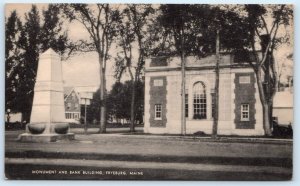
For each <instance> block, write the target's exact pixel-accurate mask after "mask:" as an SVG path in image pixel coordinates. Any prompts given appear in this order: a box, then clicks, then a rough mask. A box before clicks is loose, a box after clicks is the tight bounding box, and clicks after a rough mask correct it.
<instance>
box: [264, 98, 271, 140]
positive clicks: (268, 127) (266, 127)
mask: <svg viewBox="0 0 300 186" xmlns="http://www.w3.org/2000/svg"><path fill="white" fill-rule="evenodd" d="M263 122H264V130H265V135H266V136H272V130H271V124H270V123H271V122H270V106H269V104H268V103H264V104H263Z"/></svg>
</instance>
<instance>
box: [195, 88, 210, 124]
mask: <svg viewBox="0 0 300 186" xmlns="http://www.w3.org/2000/svg"><path fill="white" fill-rule="evenodd" d="M193 97H194V100H193V103H194V104H193V106H194V119H206V106H207V105H206V92H205V85H204V84H203V82H197V83H195V84H194V87H193Z"/></svg>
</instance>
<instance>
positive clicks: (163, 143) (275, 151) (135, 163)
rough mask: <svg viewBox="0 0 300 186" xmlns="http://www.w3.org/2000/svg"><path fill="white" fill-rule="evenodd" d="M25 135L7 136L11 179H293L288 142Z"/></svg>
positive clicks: (290, 143) (7, 153)
mask: <svg viewBox="0 0 300 186" xmlns="http://www.w3.org/2000/svg"><path fill="white" fill-rule="evenodd" d="M76 130H77V129H76ZM76 130H74V131H73V132H78V131H76ZM114 130H116V129H114ZM22 132H23V131H7V132H6V143H5V150H6V151H5V162H6V167H5V169H6V176H7V177H8V178H11V179H32V178H34V179H45V178H46V179H62V178H63V179H142V180H149V179H169V180H288V179H291V176H292V142H291V141H289V140H260V141H257V142H252V141H249V140H248V141H247V140H244V142H241V141H238V140H236V142H234V141H233V142H226V141H222V140H220V141H210V140H209V139H207V138H203V139H201V138H196V139H194V138H185V137H182V136H159V135H141V134H140V135H129V134H127V133H124V132H123V133H108V134H89V135H83V134H76V136H75V140H74V141H59V142H55V143H38V144H37V143H21V142H18V141H16V138H17V136H18V134H20V133H22ZM114 132H116V131H114ZM44 170H52V171H55V174H49V173H47V172H45V173H43V172H42V171H44ZM35 171H38V172H35Z"/></svg>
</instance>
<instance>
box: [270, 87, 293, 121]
mask: <svg viewBox="0 0 300 186" xmlns="http://www.w3.org/2000/svg"><path fill="white" fill-rule="evenodd" d="M291 90H292V89H291ZM273 119H274V120H276V121H277V123H278V124H279V125H292V124H293V93H292V92H291V91H284V92H277V93H276V94H275V96H274V99H273Z"/></svg>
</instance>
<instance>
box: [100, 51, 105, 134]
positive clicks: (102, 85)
mask: <svg viewBox="0 0 300 186" xmlns="http://www.w3.org/2000/svg"><path fill="white" fill-rule="evenodd" d="M98 54H99V65H100V105H101V106H100V129H99V133H106V91H105V88H106V85H105V69H103V58H102V56H101V54H100V53H99V52H98Z"/></svg>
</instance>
